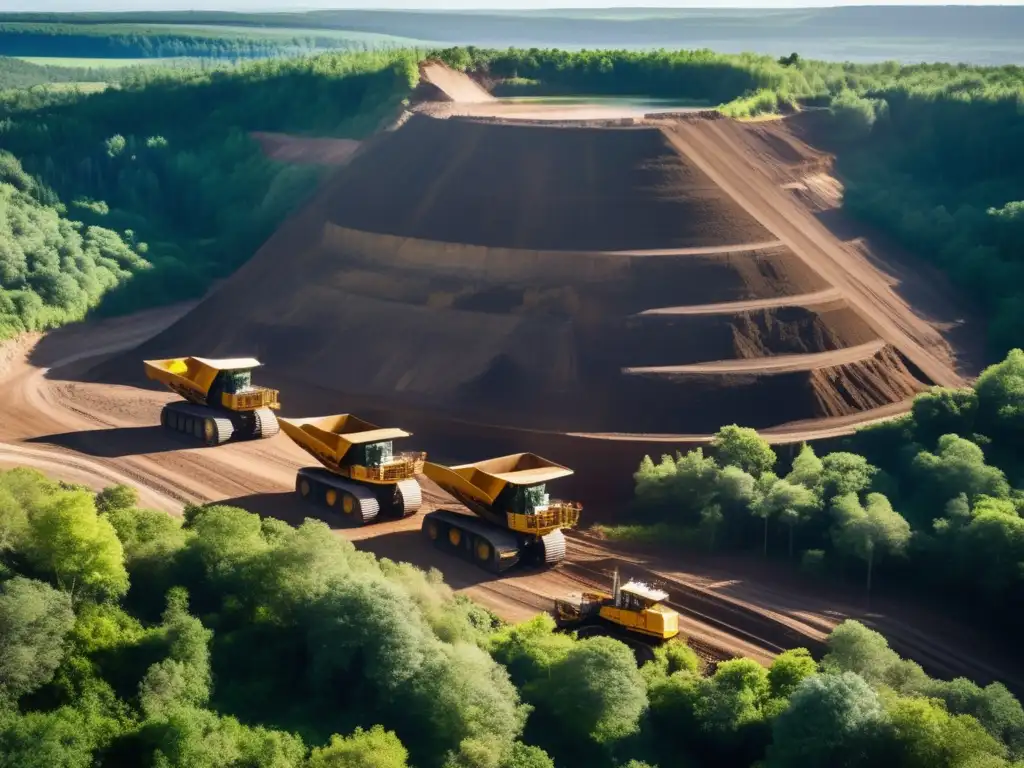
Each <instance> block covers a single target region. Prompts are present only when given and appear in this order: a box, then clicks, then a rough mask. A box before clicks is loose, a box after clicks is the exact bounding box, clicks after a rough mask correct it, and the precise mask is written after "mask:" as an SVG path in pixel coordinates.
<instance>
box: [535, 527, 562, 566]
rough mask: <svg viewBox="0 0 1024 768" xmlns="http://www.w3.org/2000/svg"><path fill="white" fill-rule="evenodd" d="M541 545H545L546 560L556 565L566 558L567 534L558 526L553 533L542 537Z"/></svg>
mask: <svg viewBox="0 0 1024 768" xmlns="http://www.w3.org/2000/svg"><path fill="white" fill-rule="evenodd" d="M540 541H541V546H542V547H544V562H545V563H547V564H548V565H554V564H555V563H560V562H562V561H563V560H565V535H564V534H563V533H562V529H561V528H556V529H555V530H553V531H551V533H549V534H547V535H545V536H542V537H541V540H540Z"/></svg>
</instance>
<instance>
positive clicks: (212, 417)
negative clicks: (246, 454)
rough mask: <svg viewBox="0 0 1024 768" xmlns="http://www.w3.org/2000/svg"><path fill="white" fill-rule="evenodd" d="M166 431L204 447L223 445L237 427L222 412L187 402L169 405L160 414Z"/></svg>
mask: <svg viewBox="0 0 1024 768" xmlns="http://www.w3.org/2000/svg"><path fill="white" fill-rule="evenodd" d="M160 423H161V424H162V425H163V426H164V428H165V429H167V430H169V431H171V432H175V433H177V434H180V435H186V436H187V437H189V438H190V439H191V440H193V441H195V442H200V443H203V444H204V445H222V444H224V443H226V442H227V441H228V440H230V439H231V438H232V436H233V435H234V432H235V427H234V425H233V424H232V423H231V420H230V419H227V418H225V417H224V415H223V412H222V411H218V410H215V409H213V408H207V407H206V406H202V405H194V404H192V403H186V402H174V403H168V404H167V405H165V406H164V407H163V410H162V411H161V412H160Z"/></svg>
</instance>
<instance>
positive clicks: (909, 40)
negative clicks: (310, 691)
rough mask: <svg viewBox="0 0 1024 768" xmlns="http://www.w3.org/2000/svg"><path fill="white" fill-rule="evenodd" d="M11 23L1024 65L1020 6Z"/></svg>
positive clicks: (7, 18)
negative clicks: (197, 28)
mask: <svg viewBox="0 0 1024 768" xmlns="http://www.w3.org/2000/svg"><path fill="white" fill-rule="evenodd" d="M13 21H20V22H35V23H40V22H43V23H60V24H75V23H79V24H107V23H110V24H122V25H123V24H146V25H150V24H182V25H185V24H188V25H202V26H231V27H234V28H236V29H237V28H239V27H249V28H252V29H253V30H255V29H256V28H263V29H266V28H286V29H305V30H316V29H331V30H348V31H354V32H363V33H375V34H380V35H391V36H396V37H402V38H413V39H416V40H430V41H434V42H437V43H444V44H462V45H479V46H487V47H507V46H516V47H527V48H529V47H561V48H583V47H586V48H596V47H601V48H607V47H613V48H652V47H655V48H656V47H665V48H694V47H709V48H714V49H716V50H719V51H723V52H739V51H757V52H760V53H768V54H773V55H775V54H783V53H788V52H789V51H791V50H795V51H799V52H800V53H801V54H802V55H804V56H806V57H813V58H824V59H831V60H836V59H849V60H852V61H879V60H885V59H898V60H902V61H925V60H928V61H966V62H971V63H979V64H1009V63H1024V7H1021V6H982V7H978V6H940V7H934V6H933V7H920V6H891V7H866V6H858V7H842V8H816V9H786V10H781V9H773V10H750V9H716V10H709V9H662V8H657V9H656V8H650V9H644V8H630V9H595V10H548V11H533V12H512V11H505V12H453V11H448V12H430V11H359V10H334V11H312V12H308V13H278V14H243V13H227V12H204V11H195V12H155V13H89V14H0V23H3V22H13Z"/></svg>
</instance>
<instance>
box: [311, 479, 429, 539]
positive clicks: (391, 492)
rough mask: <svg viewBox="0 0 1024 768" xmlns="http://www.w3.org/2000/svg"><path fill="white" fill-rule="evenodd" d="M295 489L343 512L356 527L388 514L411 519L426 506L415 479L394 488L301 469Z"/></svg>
mask: <svg viewBox="0 0 1024 768" xmlns="http://www.w3.org/2000/svg"><path fill="white" fill-rule="evenodd" d="M295 490H296V492H297V493H298V494H299V496H301V497H302V498H303V499H306V500H307V501H310V502H311V503H313V504H316V505H317V506H321V507H326V508H327V509H329V510H331V511H334V512H338V513H340V514H341V515H342V516H343V517H344V519H345V520H347V521H349V522H351V523H352V524H353V525H366V524H368V523H372V522H374V521H376V520H377V518H378V517H380V516H381V515H384V516H386V517H398V518H400V517H409V516H410V515H414V514H416V513H417V512H418V511H419V508H420V506H422V504H423V493H422V491H421V489H420V484H419V482H417V481H416V480H415V479H414V478H413V479H408V480H400V481H399V482H397V483H395V484H394V485H381V486H377V487H371V486H366V485H360V484H359V483H354V482H352V481H351V480H346V479H345V478H343V477H339V476H338V475H335V474H333V473H331V472H328V471H327V470H325V469H320V468H319V467H306V468H304V469H300V470H299V473H298V476H297V477H296V478H295Z"/></svg>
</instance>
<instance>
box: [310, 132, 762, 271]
mask: <svg viewBox="0 0 1024 768" xmlns="http://www.w3.org/2000/svg"><path fill="white" fill-rule="evenodd" d="M333 203H334V206H333V210H332V211H331V212H330V219H331V221H333V222H334V223H335V224H338V225H339V226H342V227H347V228H351V229H358V230H363V231H367V232H375V233H379V234H387V235H397V236H399V237H415V238H419V239H423V240H432V241H440V242H449V243H466V244H473V245H486V246H491V247H497V248H519V249H529V250H534V249H541V250H601V251H616V250H624V249H645V248H688V247H695V246H727V245H738V244H743V243H751V242H760V241H764V240H770V239H772V238H771V235H770V234H769V233H768V232H767V231H766V230H765V229H764V228H763V227H761V226H760V225H759V224H758V223H757V222H756V221H755V220H754V219H753V218H752V217H750V216H749V215H748V214H747V213H746V212H744V211H743V210H742V209H741V208H740V207H739V206H737V205H735V204H734V203H733V202H732V201H731V200H730V199H729V198H728V196H727V195H724V194H723V193H722V192H721V190H720V189H719V188H718V187H717V186H716V185H715V184H714V183H712V182H711V181H710V180H709V179H708V178H707V177H706V176H705V175H704V174H702V173H701V172H700V171H699V170H697V169H696V168H695V167H694V166H693V165H692V164H691V163H689V162H688V161H687V159H686V157H685V156H682V155H680V154H679V153H678V152H676V151H675V150H674V149H673V148H672V146H671V144H670V143H669V142H668V141H667V140H666V137H665V135H664V134H663V133H662V132H661V131H660V130H658V129H657V128H652V127H641V128H620V129H614V128H612V129H609V128H589V127H577V128H560V127H548V126H543V125H515V124H509V123H484V122H479V121H474V120H469V119H461V118H452V119H449V120H436V119H434V118H430V117H425V116H423V115H415V116H413V117H412V118H411V119H410V120H409V121H408V123H406V125H404V126H403V127H402V128H401V130H398V131H396V132H394V133H393V134H392V135H390V136H389V137H388V140H387V142H382V143H381V145H380V146H379V147H378V148H377V151H375V152H372V153H366V154H363V155H362V156H361V157H359V158H357V159H355V160H354V161H353V162H352V165H351V166H350V168H349V169H348V172H347V173H345V174H344V178H343V179H341V178H339V184H338V186H337V189H336V192H335V197H334V199H333Z"/></svg>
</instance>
